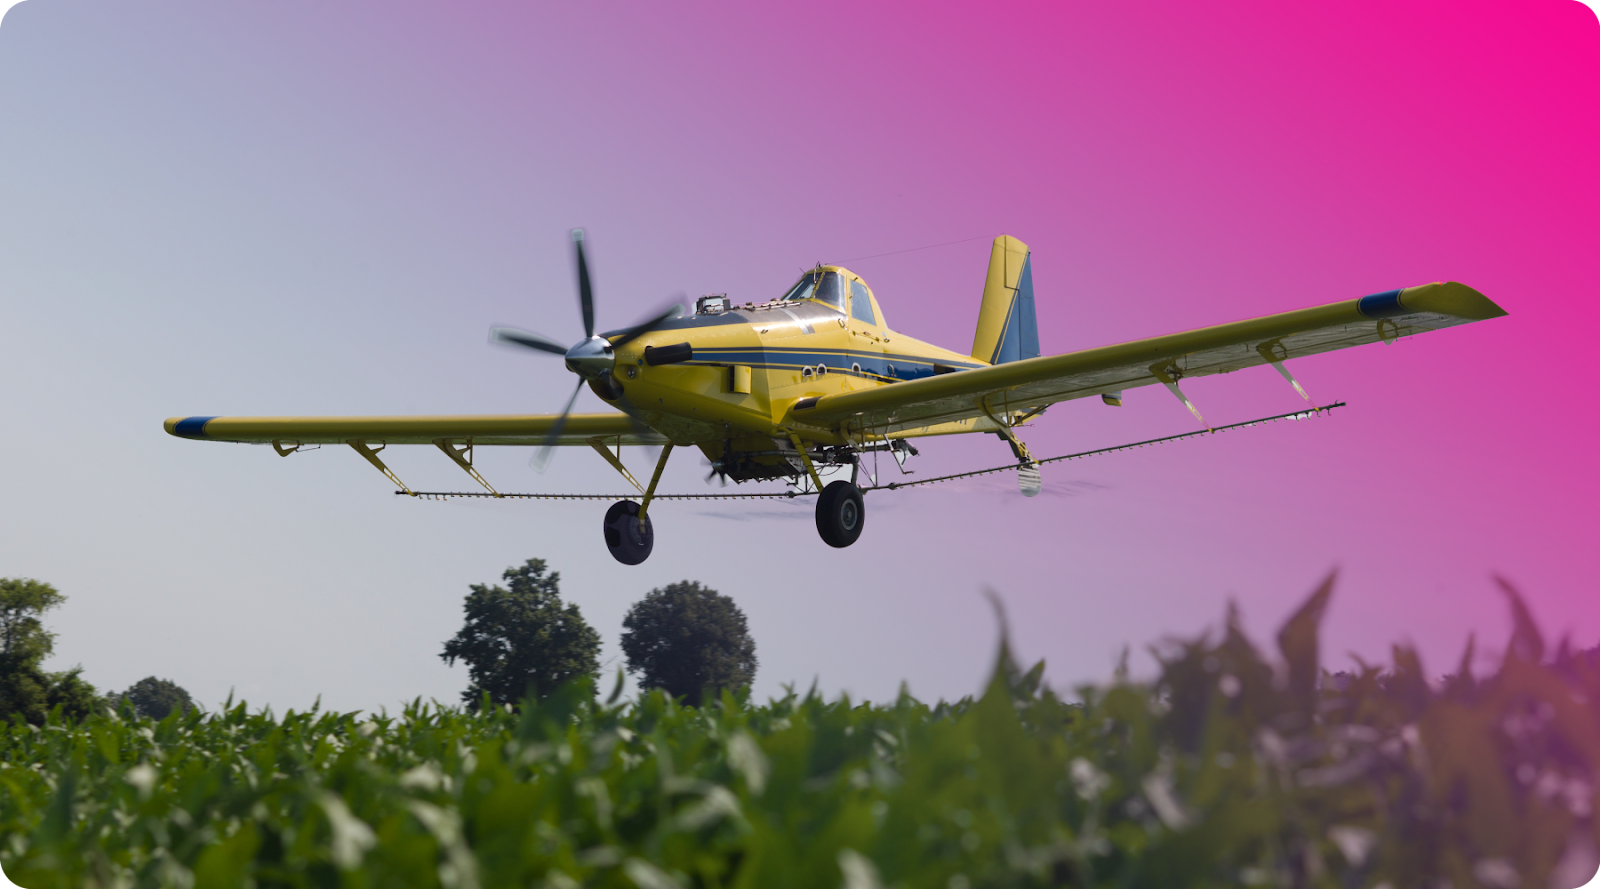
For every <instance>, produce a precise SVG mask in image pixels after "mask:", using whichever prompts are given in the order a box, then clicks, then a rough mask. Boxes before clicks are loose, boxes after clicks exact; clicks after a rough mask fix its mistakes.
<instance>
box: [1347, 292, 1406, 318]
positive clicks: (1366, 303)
mask: <svg viewBox="0 0 1600 889" xmlns="http://www.w3.org/2000/svg"><path fill="white" fill-rule="evenodd" d="M1356 308H1357V309H1358V310H1359V311H1360V312H1361V314H1363V315H1365V316H1367V317H1368V318H1388V317H1391V316H1393V315H1404V314H1406V312H1407V311H1408V310H1407V309H1406V307H1405V306H1403V305H1401V304H1400V291H1398V290H1385V291H1384V292H1382V293H1374V294H1372V295H1371V296H1363V297H1361V301H1360V302H1358V303H1356Z"/></svg>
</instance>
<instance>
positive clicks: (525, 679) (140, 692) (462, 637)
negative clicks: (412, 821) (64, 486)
mask: <svg viewBox="0 0 1600 889" xmlns="http://www.w3.org/2000/svg"><path fill="white" fill-rule="evenodd" d="M501 579H502V580H504V581H506V583H507V586H506V587H501V586H499V585H494V586H488V585H485V584H473V585H471V586H470V587H469V590H470V592H469V593H468V594H467V597H466V602H465V604H464V609H465V611H466V621H465V624H464V625H463V626H462V628H461V630H460V631H459V632H457V633H456V634H455V636H454V637H452V638H451V639H450V640H449V641H447V642H446V643H445V646H444V651H443V653H442V654H441V655H440V657H442V658H444V660H445V662H446V663H449V664H454V663H456V662H457V661H461V662H462V663H463V664H465V665H466V666H467V668H468V673H469V676H470V678H471V682H470V684H469V685H468V686H467V689H466V690H465V691H463V692H462V693H461V699H462V701H463V703H465V704H466V705H467V706H468V707H469V708H476V707H478V706H479V705H480V704H481V703H482V702H484V701H488V702H490V703H491V704H493V705H497V706H499V705H506V706H516V705H517V704H518V703H519V702H520V701H522V699H523V698H524V697H526V696H528V695H530V694H531V695H532V696H533V697H534V698H544V697H548V696H549V695H550V694H552V693H554V692H555V690H556V689H557V688H558V687H560V686H561V685H563V684H565V683H568V682H571V681H572V680H574V679H577V678H580V677H583V676H589V677H593V676H595V675H596V674H597V673H598V671H599V669H600V664H599V654H600V634H599V633H597V632H595V630H594V628H592V627H590V626H589V624H588V623H587V622H585V621H584V619H583V614H582V612H581V611H580V610H579V609H578V606H577V605H576V604H571V603H567V602H564V601H563V600H562V598H561V587H560V580H561V575H560V574H557V573H555V572H548V571H547V565H546V563H545V561H544V560H543V559H529V560H528V561H527V562H526V563H524V564H523V565H521V566H520V567H512V568H508V569H506V571H505V572H504V573H503V574H502V575H501ZM65 601H66V596H63V595H62V594H61V593H60V591H58V590H57V589H56V588H55V587H53V586H51V585H50V584H48V583H43V582H41V581H37V580H32V579H27V578H16V579H11V578H0V720H11V719H20V720H21V721H23V722H26V723H29V724H32V725H41V724H43V723H44V722H45V721H46V719H47V717H48V715H49V714H50V713H51V712H52V711H54V712H57V713H58V715H59V716H60V717H61V718H64V719H68V720H75V719H83V718H85V717H87V716H89V715H91V714H95V713H99V712H102V711H105V710H111V711H118V710H121V709H123V708H128V709H131V710H132V712H133V713H134V714H136V715H138V716H144V717H148V718H151V719H155V720H158V721H159V720H161V719H163V718H165V717H166V716H167V714H168V713H171V712H172V711H173V710H175V709H176V710H179V711H187V710H189V709H191V708H193V707H196V706H197V704H196V703H195V702H194V700H193V699H192V698H191V697H190V695H189V692H188V691H186V690H185V689H183V688H182V687H181V686H179V685H177V684H176V683H174V682H172V681H171V680H168V679H158V678H156V677H154V676H150V677H147V678H145V679H141V680H139V681H138V682H136V683H134V684H133V685H132V686H130V687H129V688H128V689H127V690H126V691H122V692H113V693H111V694H108V695H103V696H102V695H101V694H100V693H99V692H97V691H96V690H95V688H94V686H92V685H90V684H89V683H88V682H86V681H84V679H83V677H82V675H81V674H82V671H83V668H82V667H81V666H79V667H74V668H72V669H71V670H67V671H64V672H49V671H46V670H45V669H44V668H43V666H42V665H43V663H44V661H45V659H46V658H48V657H49V656H50V654H51V653H52V652H53V651H54V648H55V639H56V634H55V633H52V632H50V631H49V630H47V629H46V628H45V625H44V616H45V615H46V613H48V612H49V611H51V610H53V609H55V608H58V607H60V606H61V605H62V603H64V602H65ZM622 650H623V654H624V655H625V656H626V657H627V665H628V670H629V671H630V672H631V673H634V674H636V675H637V676H638V679H639V683H640V685H641V686H643V687H645V688H654V689H660V690H662V691H664V692H666V693H668V694H670V695H672V696H674V697H677V698H681V699H683V700H684V701H686V702H687V703H690V704H695V703H698V702H699V701H700V700H701V698H702V697H704V696H707V695H710V696H713V697H714V696H716V695H718V694H720V693H721V692H722V691H723V690H730V691H737V690H739V689H744V688H747V687H749V685H750V683H751V681H752V680H754V678H755V673H756V665H757V661H756V646H755V640H754V639H752V638H751V636H750V630H749V626H748V624H747V622H746V620H745V616H744V612H742V611H740V610H739V607H738V606H737V605H735V604H734V602H733V600H732V599H730V598H729V597H727V596H724V595H722V594H720V593H718V592H717V591H716V590H712V589H708V588H706V587H704V586H701V585H700V584H699V583H698V582H695V581H691V580H685V581H681V582H679V583H673V584H668V585H667V586H665V587H662V588H660V589H654V590H651V591H650V592H649V593H647V594H646V595H645V597H644V599H642V600H641V601H639V602H638V603H636V604H635V605H634V606H633V607H632V608H631V609H629V611H628V614H627V616H626V618H625V619H624V621H623V634H622Z"/></svg>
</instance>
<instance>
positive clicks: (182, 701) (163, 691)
mask: <svg viewBox="0 0 1600 889" xmlns="http://www.w3.org/2000/svg"><path fill="white" fill-rule="evenodd" d="M123 701H127V702H128V704H129V705H130V706H132V707H133V712H135V713H137V714H139V715H140V716H146V717H149V718H151V719H154V720H156V721H157V722H159V721H161V720H163V719H166V718H167V714H168V713H171V712H172V711H173V710H178V711H180V712H183V713H187V712H189V710H190V708H192V707H195V706H196V704H195V702H194V699H193V698H191V697H189V693H188V692H187V691H185V690H184V689H183V687H182V686H180V685H178V683H176V682H173V681H172V680H170V679H157V678H156V677H154V676H146V677H145V678H143V679H141V680H139V681H138V682H135V683H134V684H133V685H130V686H128V690H127V691H125V692H123V693H122V694H120V695H112V696H111V705H112V706H113V707H120V706H121V705H122V702H123Z"/></svg>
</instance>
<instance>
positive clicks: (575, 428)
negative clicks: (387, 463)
mask: <svg viewBox="0 0 1600 889" xmlns="http://www.w3.org/2000/svg"><path fill="white" fill-rule="evenodd" d="M558 419H560V415H559V414H507V415H479V416H443V417H172V418H171V419H169V420H167V421H166V424H165V425H166V429H167V432H168V433H170V434H172V435H176V436H178V437H180V438H192V439H195V440H198V441H232V442H245V443H248V444H271V445H274V446H276V447H279V448H284V447H292V446H294V445H301V444H307V445H311V444H346V443H349V442H358V441H359V442H372V443H374V444H392V445H398V444H433V443H435V442H438V441H450V442H454V443H457V444H467V443H471V444H475V445H540V444H544V443H545V439H546V437H547V436H548V435H549V434H550V430H551V429H553V428H555V424H556V421H557V420H558ZM596 438H600V439H604V440H605V442H606V443H607V444H618V443H620V444H625V445H662V444H666V443H667V437H666V436H664V435H661V434H659V433H657V432H655V431H653V430H651V429H649V428H647V427H643V426H639V427H636V426H635V424H634V421H633V420H632V419H631V418H629V417H628V415H627V414H620V413H617V414H569V415H568V416H567V423H566V425H565V426H563V427H562V429H561V435H560V437H559V438H557V440H556V441H555V444H559V445H586V444H589V443H590V440H591V439H596Z"/></svg>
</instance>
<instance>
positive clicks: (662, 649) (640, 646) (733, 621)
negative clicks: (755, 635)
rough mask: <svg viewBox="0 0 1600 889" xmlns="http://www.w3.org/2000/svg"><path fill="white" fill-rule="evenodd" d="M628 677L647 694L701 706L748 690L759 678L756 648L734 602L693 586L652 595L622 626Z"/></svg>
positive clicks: (688, 582) (630, 612)
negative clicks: (713, 697)
mask: <svg viewBox="0 0 1600 889" xmlns="http://www.w3.org/2000/svg"><path fill="white" fill-rule="evenodd" d="M622 626H623V629H624V631H625V632H623V634H622V651H623V653H624V654H626V655H627V657H628V672H630V673H635V674H637V675H638V676H639V684H640V685H642V686H644V687H645V688H659V689H661V690H662V691H665V692H666V693H667V694H670V695H672V696H673V697H675V698H683V699H686V700H687V701H688V702H690V703H698V702H699V701H700V700H701V699H702V696H703V695H705V694H717V693H720V692H721V691H722V690H723V689H728V690H730V691H731V690H736V689H741V688H746V687H748V686H749V685H750V683H751V682H752V681H753V680H754V679H755V677H756V643H755V640H754V639H752V638H750V628H749V625H748V624H747V623H746V621H745V618H744V612H743V611H740V610H739V606H738V605H735V604H734V603H733V600H732V599H730V598H728V597H727V596H724V595H722V594H720V593H718V592H717V591H716V590H713V589H709V588H707V587H703V586H701V585H700V584H699V583H698V582H696V581H692V580H685V581H680V582H678V583H674V584H668V585H667V586H665V587H663V588H661V589H654V590H651V591H650V592H649V593H648V594H646V595H645V597H644V598H643V599H642V600H640V601H639V602H636V603H634V606H633V607H632V608H630V609H628V615H627V617H626V618H624V619H623V621H622Z"/></svg>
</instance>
